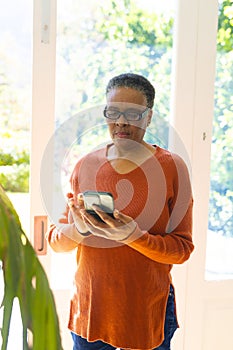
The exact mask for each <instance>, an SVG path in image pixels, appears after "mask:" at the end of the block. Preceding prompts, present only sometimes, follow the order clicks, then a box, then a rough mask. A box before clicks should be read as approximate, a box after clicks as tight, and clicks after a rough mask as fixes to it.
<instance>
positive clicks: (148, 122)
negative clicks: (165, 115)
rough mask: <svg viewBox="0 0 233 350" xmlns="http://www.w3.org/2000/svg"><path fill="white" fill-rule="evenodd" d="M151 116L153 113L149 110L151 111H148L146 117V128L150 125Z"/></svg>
mask: <svg viewBox="0 0 233 350" xmlns="http://www.w3.org/2000/svg"><path fill="white" fill-rule="evenodd" d="M152 115H153V111H152V109H151V110H150V111H149V113H148V115H147V126H149V125H150V123H151V118H152Z"/></svg>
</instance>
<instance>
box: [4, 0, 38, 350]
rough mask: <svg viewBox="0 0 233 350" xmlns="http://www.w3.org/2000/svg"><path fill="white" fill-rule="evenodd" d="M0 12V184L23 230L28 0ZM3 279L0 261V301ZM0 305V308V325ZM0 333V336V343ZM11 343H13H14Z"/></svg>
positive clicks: (16, 315)
mask: <svg viewBox="0 0 233 350" xmlns="http://www.w3.org/2000/svg"><path fill="white" fill-rule="evenodd" d="M1 5H2V6H1V11H0V140H1V143H0V184H1V185H2V186H3V187H4V189H5V190H6V191H7V194H8V196H9V197H10V199H11V201H12V203H13V205H14V206H15V209H16V211H17V212H18V214H19V217H20V220H21V223H22V226H23V229H24V231H25V233H29V194H28V188H29V147H30V144H29V142H30V137H29V130H30V115H31V89H32V82H31V81H32V79H31V72H32V14H33V9H32V5H33V2H32V1H31V0H22V1H20V3H19V2H18V1H17V0H8V1H4V4H3V2H2V3H1ZM3 291H4V281H3V271H2V268H1V261H0V304H1V301H2V298H3ZM2 315H3V309H2V308H1V309H0V328H1V326H2ZM22 338H23V330H22V321H21V314H20V309H19V303H18V300H17V299H15V300H14V304H13V313H12V318H11V323H10V330H9V338H8V346H7V349H8V350H13V349H15V348H16V347H17V349H18V350H21V349H23V340H22ZM1 342H2V338H1V337H0V347H1ZM16 344H17V345H16Z"/></svg>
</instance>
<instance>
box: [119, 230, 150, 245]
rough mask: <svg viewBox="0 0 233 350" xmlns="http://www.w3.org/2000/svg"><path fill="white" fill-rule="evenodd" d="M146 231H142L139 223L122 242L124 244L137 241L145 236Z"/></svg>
mask: <svg viewBox="0 0 233 350" xmlns="http://www.w3.org/2000/svg"><path fill="white" fill-rule="evenodd" d="M145 233H146V231H141V230H140V228H139V227H138V225H137V226H136V228H135V230H134V231H133V232H132V233H131V235H130V236H129V237H128V238H126V239H124V240H122V241H121V242H122V243H124V244H130V243H132V242H134V241H136V240H137V239H138V238H140V237H141V236H143V235H144V234H145Z"/></svg>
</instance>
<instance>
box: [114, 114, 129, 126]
mask: <svg viewBox="0 0 233 350" xmlns="http://www.w3.org/2000/svg"><path fill="white" fill-rule="evenodd" d="M116 124H118V125H120V124H129V123H128V121H127V119H126V118H125V116H124V115H123V114H121V115H120V116H119V118H118V119H117V120H116Z"/></svg>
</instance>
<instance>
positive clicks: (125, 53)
mask: <svg viewBox="0 0 233 350" xmlns="http://www.w3.org/2000/svg"><path fill="white" fill-rule="evenodd" d="M69 6H71V7H69ZM79 6H80V5H79V3H78V2H72V4H71V5H70V3H67V5H66V6H65V7H62V15H61V18H59V20H58V29H57V30H58V35H57V64H58V67H59V72H58V74H57V82H56V84H57V86H56V88H57V96H56V99H57V102H56V106H57V111H56V124H57V126H59V125H60V124H62V123H63V122H64V121H66V120H67V119H68V118H70V117H71V116H73V115H75V114H76V113H78V112H80V110H83V109H85V108H89V107H90V106H94V105H99V104H104V101H105V98H104V97H105V96H104V95H105V91H104V89H105V86H106V84H107V82H108V80H109V79H110V78H111V77H112V76H114V75H116V74H120V73H122V72H126V71H131V72H136V73H139V74H143V75H145V76H146V77H148V79H149V80H151V81H152V82H153V84H154V85H155V88H156V91H157V93H156V100H155V118H154V122H152V124H151V125H150V134H149V135H147V140H148V141H149V142H152V143H154V141H156V142H157V143H159V141H158V140H153V135H158V127H157V129H156V123H155V119H157V120H156V121H157V122H158V118H157V117H159V123H160V124H159V125H161V128H160V127H159V129H162V123H163V120H164V121H169V114H170V105H169V104H170V91H171V74H170V73H171V64H172V32H173V15H172V13H169V12H164V13H156V12H155V11H151V9H150V10H147V9H146V7H145V8H144V9H143V8H142V6H139V5H138V4H137V2H136V1H134V0H111V1H104V2H101V3H99V2H98V3H97V2H96V5H93V2H92V6H90V8H88V11H86V12H85V11H84V12H83V13H82V16H83V17H81V16H80V17H79V13H80V9H79ZM58 17H59V13H58ZM217 51H218V53H217V60H216V64H217V67H216V88H215V114H214V121H213V144H212V162H211V171H212V173H211V193H210V221H209V228H210V229H211V230H214V231H220V232H221V233H223V234H231V235H233V204H232V191H233V180H232V174H233V172H232V164H233V159H232V155H233V145H232V134H233V125H232V120H233V107H232V106H233V97H232V96H233V80H232V76H233V0H219V24H218V33H217ZM7 65H8V60H7V59H6V57H3V56H1V54H0V102H1V106H2V107H1V108H2V113H1V114H2V116H3V117H2V119H1V120H0V130H1V131H4V130H5V131H6V130H7V129H8V130H9V129H10V130H12V134H11V135H10V140H11V144H12V145H13V147H15V146H16V144H17V143H16V142H15V137H16V138H17V136H16V135H20V132H19V129H20V126H21V129H23V130H24V129H25V125H26V124H25V121H27V120H28V117H27V113H26V112H25V111H24V109H23V106H24V103H23V101H25V96H21V95H22V92H21V93H20V91H19V90H17V91H16V90H15V89H13V88H12V84H11V81H10V80H9V76H8V75H7V74H6V73H5V71H6V69H4V68H5V66H7ZM1 82H2V84H1ZM20 94H21V95H20ZM20 123H21V124H20ZM27 125H28V124H27ZM85 131H86V125H85V123H84V122H83V121H82V120H81V119H80V120H79V129H78V135H77V137H78V139H79V140H80V139H81V135H83V134H85ZM91 132H92V134H91V135H90V137H89V142H90V140H95V141H97V142H99V143H101V141H102V139H101V135H98V133H97V130H95V129H93V130H92V131H91ZM98 137H100V139H98ZM6 138H7V136H4V137H3V139H4V140H6ZM22 139H23V140H27V141H28V138H25V136H22ZM166 139H167V130H166V129H164V130H163V134H162V135H161V140H162V142H161V144H160V143H159V144H160V145H161V146H163V147H166V142H165V143H164V140H166ZM98 140H99V141H98ZM0 152H1V160H0V163H1V164H2V165H8V169H10V168H9V167H10V166H11V170H10V171H11V172H12V175H10V173H9V170H8V171H6V172H5V173H4V172H2V171H1V173H2V175H1V178H0V181H2V182H3V184H4V187H5V188H6V189H7V190H14V191H15V190H17V191H18V190H20V188H21V190H22V191H27V190H28V185H27V181H28V168H27V167H28V161H29V147H28V145H22V146H21V151H14V152H13V150H12V149H11V150H9V145H8V146H7V147H6V145H4V142H3V144H2V145H1V147H0ZM20 167H21V168H20ZM23 168H24V169H23ZM1 169H3V168H1ZM16 169H18V174H19V176H18V177H17V176H16V172H17V171H16ZM5 170H6V169H5ZM17 183H18V184H19V185H18V186H17Z"/></svg>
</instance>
